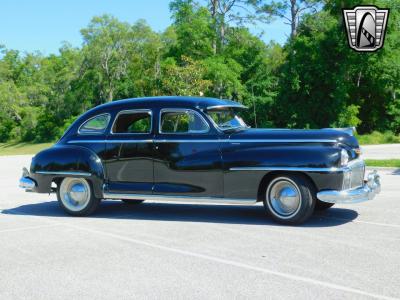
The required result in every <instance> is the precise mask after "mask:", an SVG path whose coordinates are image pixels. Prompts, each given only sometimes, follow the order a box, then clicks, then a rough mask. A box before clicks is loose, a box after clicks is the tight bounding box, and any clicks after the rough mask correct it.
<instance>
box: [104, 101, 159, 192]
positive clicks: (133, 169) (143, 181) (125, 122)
mask: <svg viewBox="0 0 400 300" xmlns="http://www.w3.org/2000/svg"><path fill="white" fill-rule="evenodd" d="M106 151H107V156H108V160H107V161H106V168H107V177H108V182H107V186H106V190H107V191H108V192H114V193H127V194H151V193H152V189H153V183H154V178H153V156H154V145H153V134H152V111H151V110H149V109H136V110H135V109H133V110H125V111H120V112H119V113H118V115H117V116H116V118H115V121H114V124H113V125H112V128H111V133H110V135H109V136H108V138H107V150H106Z"/></svg>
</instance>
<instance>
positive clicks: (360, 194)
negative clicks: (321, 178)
mask: <svg viewBox="0 0 400 300" xmlns="http://www.w3.org/2000/svg"><path fill="white" fill-rule="evenodd" d="M380 191H381V183H380V177H379V175H378V173H377V172H376V171H373V172H371V173H369V174H368V176H367V180H365V182H364V184H363V186H360V187H358V188H354V189H348V190H343V191H337V190H326V191H321V192H319V193H317V198H318V199H319V200H321V201H323V202H328V203H358V202H363V201H367V200H372V199H373V198H374V197H375V195H376V194H379V193H380Z"/></svg>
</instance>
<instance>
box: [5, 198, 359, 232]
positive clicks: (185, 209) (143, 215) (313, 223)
mask: <svg viewBox="0 0 400 300" xmlns="http://www.w3.org/2000/svg"><path fill="white" fill-rule="evenodd" d="M2 213H3V214H12V215H29V216H41V217H69V216H68V215H67V214H66V213H64V212H63V211H62V210H61V208H60V207H59V206H58V203H57V201H50V202H41V203H35V204H26V205H21V206H18V207H15V208H11V209H5V210H3V211H2ZM357 216H358V213H357V212H356V211H354V210H351V209H347V208H334V207H333V208H330V209H328V210H326V211H317V212H316V213H315V214H314V215H313V217H312V218H311V219H310V220H309V221H307V222H306V223H305V224H303V225H301V226H303V227H331V226H338V225H342V224H345V223H348V222H351V221H352V220H354V219H356V218H357ZM71 218H73V217H71ZM87 218H97V219H98V218H100V219H101V218H107V219H125V220H129V219H132V220H149V221H174V222H206V223H227V224H243V225H263V224H264V225H278V226H282V225H279V224H276V223H275V222H274V221H273V220H272V219H271V218H270V217H268V216H266V214H265V211H264V208H263V207H262V206H261V205H253V206H242V205H207V204H201V205H200V204H180V203H154V202H144V203H142V204H138V205H127V204H124V203H122V202H120V201H103V202H102V203H101V205H100V207H99V208H98V210H97V211H96V212H95V213H94V214H93V215H92V216H89V217H87Z"/></svg>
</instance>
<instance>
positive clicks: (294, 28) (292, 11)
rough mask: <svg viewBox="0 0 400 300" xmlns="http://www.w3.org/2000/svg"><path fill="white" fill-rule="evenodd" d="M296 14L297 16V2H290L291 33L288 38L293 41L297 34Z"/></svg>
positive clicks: (292, 0)
mask: <svg viewBox="0 0 400 300" xmlns="http://www.w3.org/2000/svg"><path fill="white" fill-rule="evenodd" d="M297 14H298V7H297V0H290V16H291V22H290V26H291V32H290V37H291V38H292V39H293V38H294V37H295V36H296V34H297V17H298V16H297Z"/></svg>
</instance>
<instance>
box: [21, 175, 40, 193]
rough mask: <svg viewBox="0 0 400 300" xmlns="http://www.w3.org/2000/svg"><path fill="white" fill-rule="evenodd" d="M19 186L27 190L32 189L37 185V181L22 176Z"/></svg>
mask: <svg viewBox="0 0 400 300" xmlns="http://www.w3.org/2000/svg"><path fill="white" fill-rule="evenodd" d="M19 187H20V188H22V189H25V190H26V191H32V190H33V189H34V188H35V187H36V182H35V181H34V180H32V179H30V178H28V177H21V178H20V179H19Z"/></svg>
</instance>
